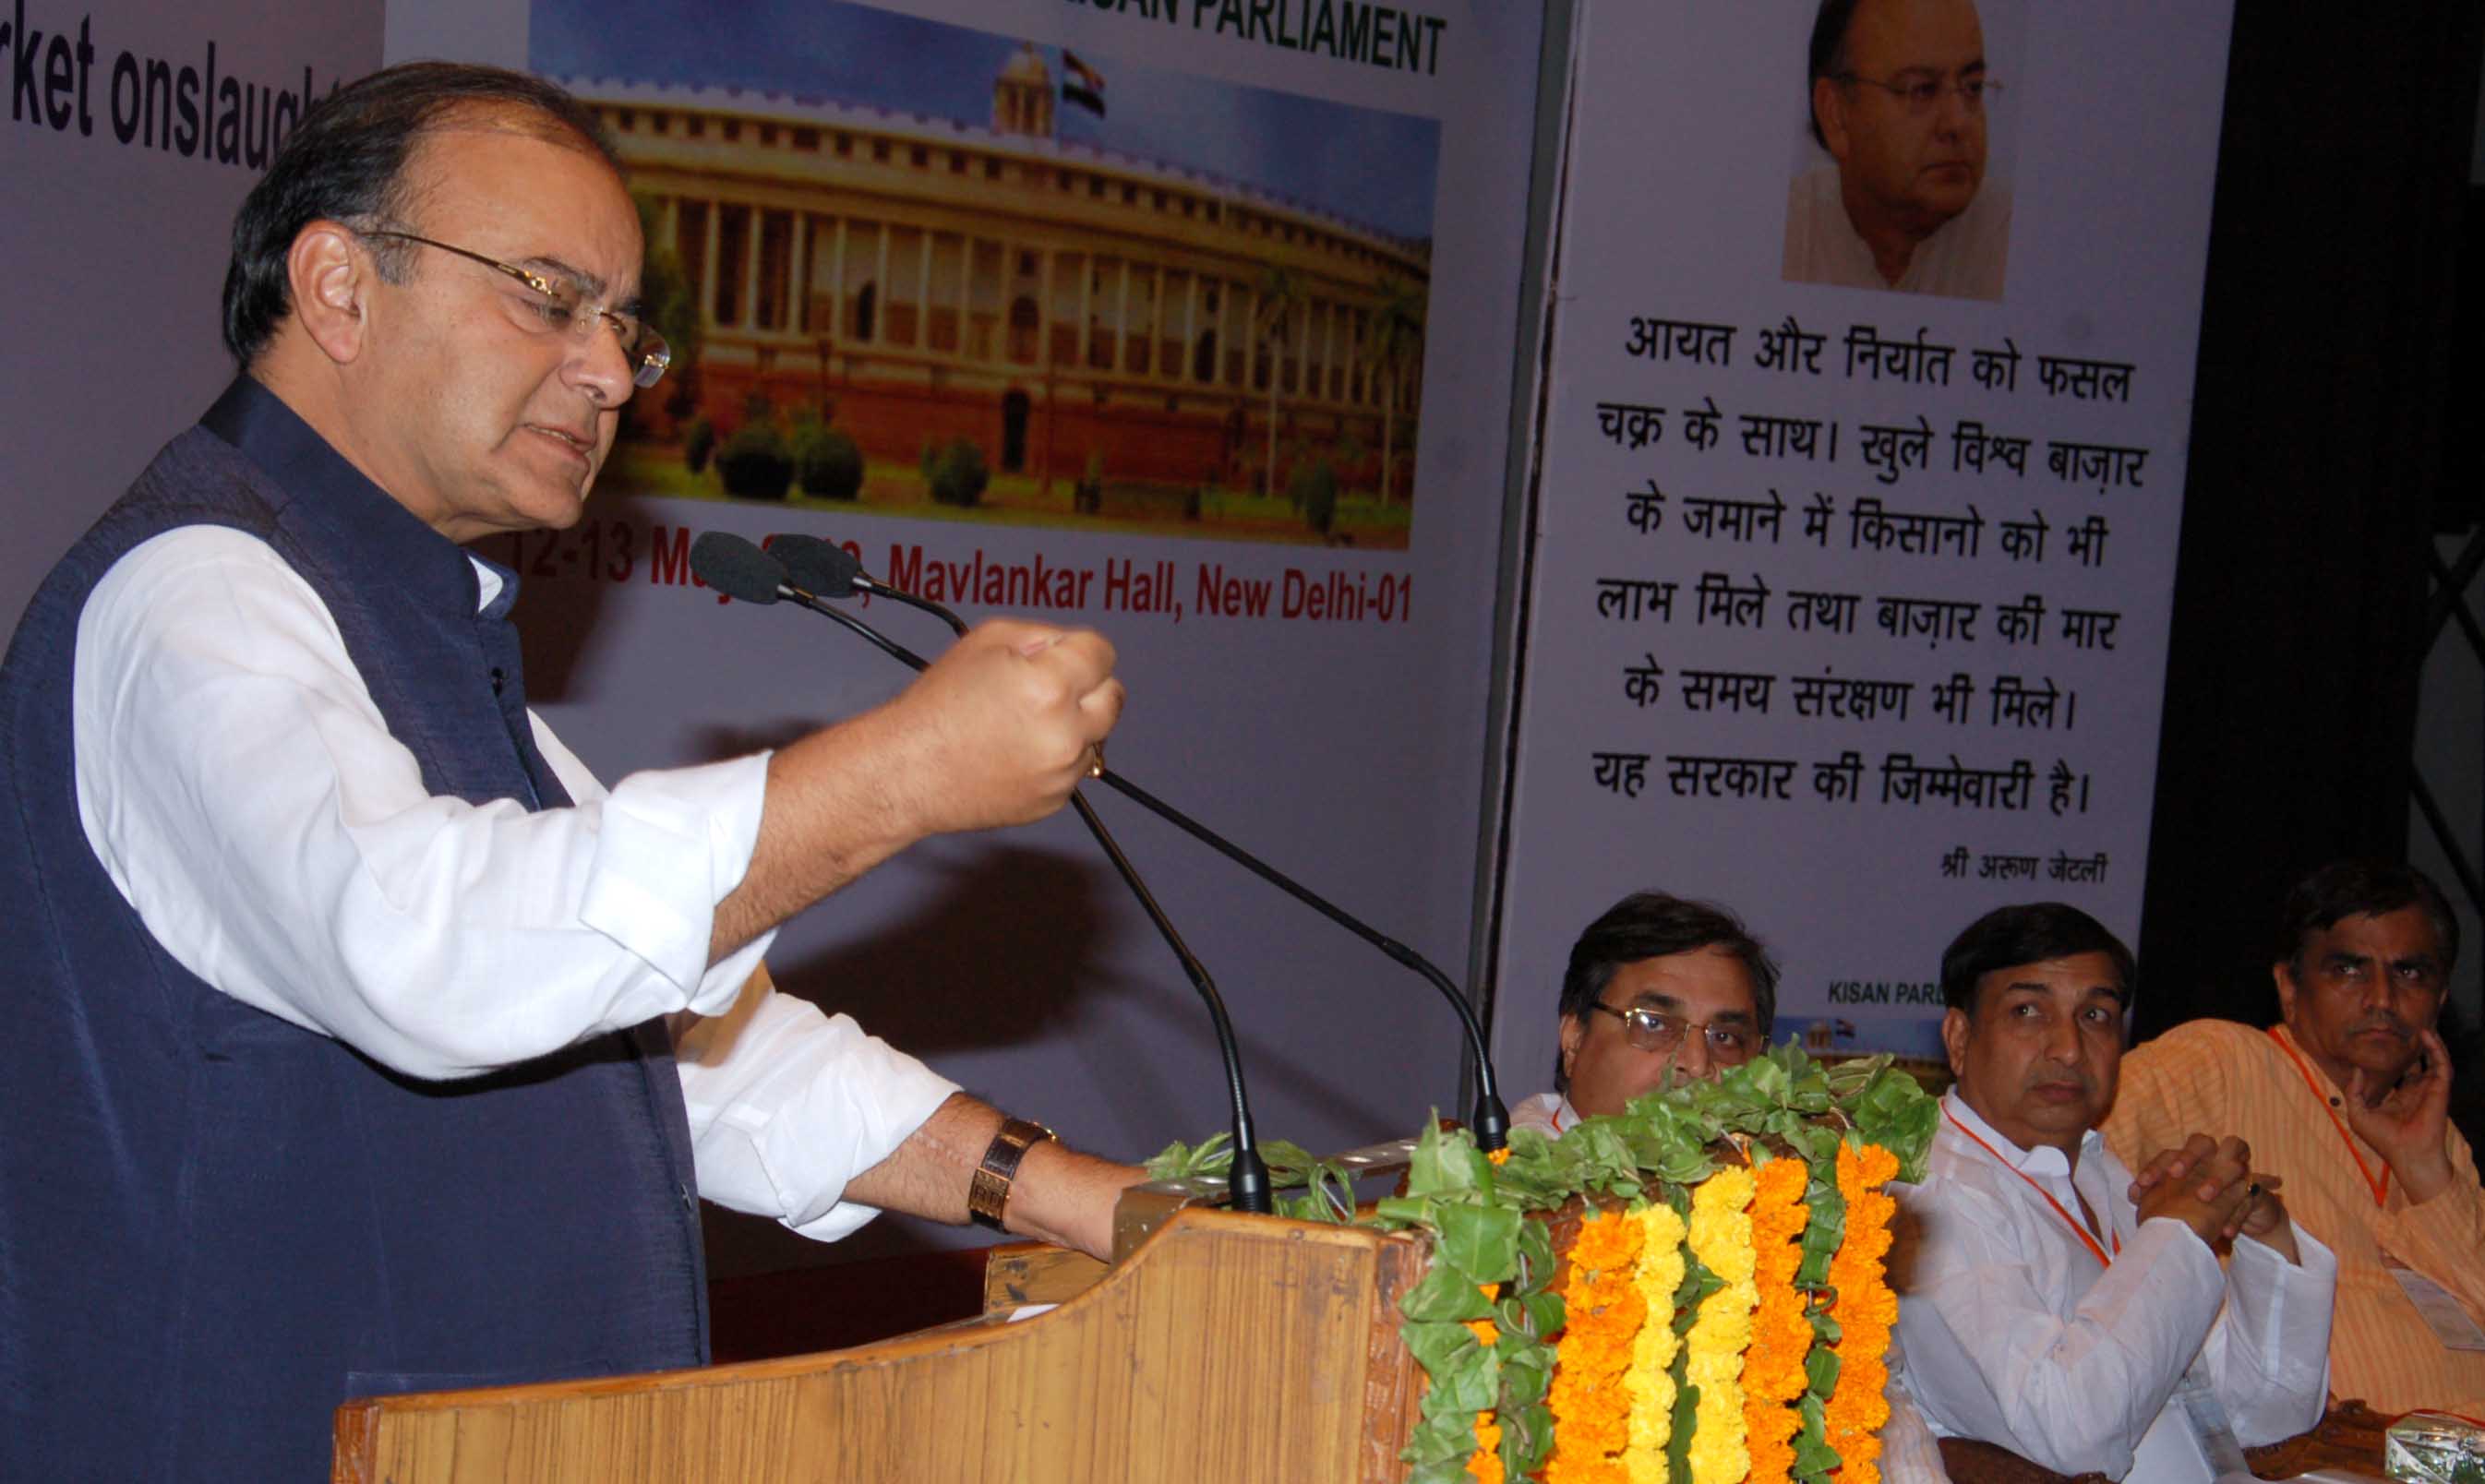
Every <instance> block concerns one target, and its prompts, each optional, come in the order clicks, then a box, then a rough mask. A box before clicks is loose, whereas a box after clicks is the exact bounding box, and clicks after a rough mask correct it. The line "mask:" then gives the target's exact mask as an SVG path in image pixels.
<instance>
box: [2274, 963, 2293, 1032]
mask: <svg viewBox="0 0 2485 1484" xmlns="http://www.w3.org/2000/svg"><path fill="white" fill-rule="evenodd" d="M2269 978H2270V983H2272V984H2274V985H2278V1018H2280V1020H2283V1021H2285V1022H2286V1023H2287V1024H2288V1025H2293V1024H2294V1023H2295V965H2293V964H2291V963H2289V962H2287V961H2286V960H2285V959H2283V958H2280V960H2278V961H2277V962H2276V963H2273V964H2271V965H2270V966H2269Z"/></svg>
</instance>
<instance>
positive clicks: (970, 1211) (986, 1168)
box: [967, 1119, 1052, 1231]
mask: <svg viewBox="0 0 2485 1484" xmlns="http://www.w3.org/2000/svg"><path fill="white" fill-rule="evenodd" d="M1051 1137H1052V1130H1051V1129H1049V1128H1047V1127H1045V1126H1044V1125H1043V1124H1041V1123H1034V1122H1030V1121H1028V1120H1025V1119H1010V1120H1006V1121H1004V1122H1003V1123H1002V1124H1001V1127H1000V1132H998V1133H997V1134H995V1135H993V1142H992V1143H991V1144H990V1145H988V1146H986V1147H985V1148H984V1162H983V1163H982V1164H980V1165H978V1166H976V1167H975V1174H974V1178H973V1179H972V1180H970V1181H969V1182H968V1185H967V1215H968V1217H969V1219H970V1220H972V1221H974V1222H975V1223H976V1224H977V1225H979V1226H985V1227H990V1228H993V1229H994V1230H995V1231H998V1230H1001V1229H1002V1228H1001V1212H1002V1211H1004V1210H1005V1209H1007V1208H1008V1206H1009V1198H1010V1187H1011V1186H1012V1185H1013V1184H1014V1183H1015V1182H1016V1181H1017V1179H1018V1167H1019V1161H1021V1160H1023V1159H1024V1158H1025V1157H1026V1151H1027V1150H1028V1149H1029V1148H1030V1147H1034V1146H1035V1145H1037V1144H1040V1143H1042V1142H1044V1141H1045V1140H1047V1139H1050V1138H1051Z"/></svg>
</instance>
